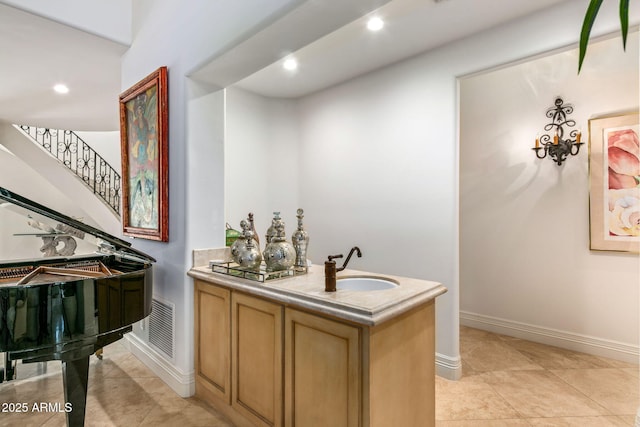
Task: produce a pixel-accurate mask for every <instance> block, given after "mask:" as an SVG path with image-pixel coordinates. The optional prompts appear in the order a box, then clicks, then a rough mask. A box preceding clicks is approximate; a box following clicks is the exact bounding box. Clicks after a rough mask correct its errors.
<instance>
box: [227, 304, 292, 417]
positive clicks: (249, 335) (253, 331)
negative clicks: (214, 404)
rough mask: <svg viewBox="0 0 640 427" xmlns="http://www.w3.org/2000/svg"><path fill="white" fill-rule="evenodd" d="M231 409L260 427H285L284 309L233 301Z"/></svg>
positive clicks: (275, 306)
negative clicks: (283, 418)
mask: <svg viewBox="0 0 640 427" xmlns="http://www.w3.org/2000/svg"><path fill="white" fill-rule="evenodd" d="M231 307H232V318H231V319H232V320H231V334H232V335H231V348H232V350H231V352H232V374H231V375H232V401H231V406H232V407H233V408H234V409H235V410H236V411H238V412H239V413H241V414H242V415H244V416H245V417H246V418H248V419H249V420H251V421H252V423H253V424H254V425H257V426H282V407H283V403H282V394H283V391H282V371H283V368H282V364H283V359H282V347H283V342H282V310H283V308H282V306H280V305H276V304H273V303H270V302H267V301H264V300H261V299H257V298H253V297H250V296H248V295H244V294H238V293H236V292H234V293H233V294H232V297H231Z"/></svg>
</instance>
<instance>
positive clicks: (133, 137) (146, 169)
mask: <svg viewBox="0 0 640 427" xmlns="http://www.w3.org/2000/svg"><path fill="white" fill-rule="evenodd" d="M168 108H169V103H168V88H167V67H160V68H158V69H157V70H156V71H154V72H153V73H151V74H149V75H148V76H147V77H145V78H144V79H142V80H140V81H139V82H138V83H136V84H135V85H134V86H132V87H131V88H129V89H127V90H126V91H124V92H123V93H122V94H120V149H121V153H122V181H121V182H122V232H123V234H124V235H126V236H132V237H139V238H143V239H149V240H158V241H162V242H167V241H169V157H168V135H169V134H168V118H169V110H168Z"/></svg>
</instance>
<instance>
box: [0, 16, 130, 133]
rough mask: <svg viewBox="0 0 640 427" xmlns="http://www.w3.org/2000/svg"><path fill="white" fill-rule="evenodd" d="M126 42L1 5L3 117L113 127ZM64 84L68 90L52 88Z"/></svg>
mask: <svg viewBox="0 0 640 427" xmlns="http://www.w3.org/2000/svg"><path fill="white" fill-rule="evenodd" d="M127 48H128V47H127V46H125V45H123V44H120V43H116V42H114V41H110V40H107V39H105V38H102V37H99V36H96V35H93V34H89V33H87V32H84V31H81V30H77V29H75V28H72V27H70V26H67V25H63V24H60V23H57V22H54V21H52V20H49V19H46V18H42V17H40V16H36V15H33V14H31V13H28V12H25V11H22V10H19V9H16V8H13V7H10V6H6V5H4V4H0V64H2V66H0V120H3V121H8V122H10V123H16V124H27V125H36V126H41V127H51V128H61V129H71V130H79V131H81V130H100V131H105V130H109V131H113V130H117V129H118V126H119V116H118V115H119V110H118V96H119V94H120V58H121V57H122V55H123V54H124V53H125V52H126V50H127ZM58 83H65V84H66V85H67V86H69V89H70V90H69V93H67V94H65V95H59V94H57V93H55V92H54V91H53V86H54V85H55V84H58Z"/></svg>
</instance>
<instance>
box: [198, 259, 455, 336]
mask: <svg viewBox="0 0 640 427" xmlns="http://www.w3.org/2000/svg"><path fill="white" fill-rule="evenodd" d="M216 259H217V260H220V259H225V252H224V249H220V250H201V251H194V264H193V265H194V267H193V268H192V269H191V270H189V272H188V275H189V276H191V277H193V278H195V279H199V280H204V281H206V282H211V283H214V284H216V285H219V286H223V287H226V288H229V289H234V290H238V291H242V292H245V293H248V294H252V295H255V296H260V297H263V298H267V299H270V300H274V301H277V302H280V303H283V304H285V305H289V306H293V307H299V308H303V309H307V310H311V311H315V312H320V313H325V314H328V315H331V316H334V317H337V318H341V319H345V320H349V321H352V322H355V323H359V324H363V325H368V326H373V325H377V324H380V323H383V322H385V321H387V320H390V319H393V318H394V317H396V316H398V315H400V314H402V313H404V312H406V311H408V310H411V309H412V308H414V307H417V306H419V305H421V304H423V303H425V302H427V301H430V300H432V299H434V298H435V297H437V296H438V295H441V294H443V293H445V292H446V291H447V289H446V288H445V287H444V286H443V285H442V284H440V283H437V282H431V281H427V280H420V279H413V278H408V277H400V276H393V275H388V274H377V273H370V272H365V271H357V270H350V269H346V270H344V271H341V272H339V273H338V275H337V278H338V279H340V278H342V277H346V276H373V277H378V278H388V279H391V280H393V281H396V282H397V283H398V284H399V286H397V287H395V288H392V289H385V290H377V291H366V292H362V291H348V290H341V289H338V290H337V291H336V292H325V290H324V266H320V265H312V266H311V267H309V270H308V272H307V274H302V275H298V276H290V277H285V278H281V279H274V280H268V281H266V282H256V281H252V280H248V279H243V278H239V277H233V276H229V275H225V274H221V273H214V272H212V271H211V268H210V267H209V260H216Z"/></svg>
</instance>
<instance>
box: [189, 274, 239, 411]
mask: <svg viewBox="0 0 640 427" xmlns="http://www.w3.org/2000/svg"><path fill="white" fill-rule="evenodd" d="M230 302H231V292H230V291H229V290H227V289H224V288H220V287H217V286H211V285H209V284H207V283H205V282H201V281H199V280H196V281H195V295H194V305H195V306H194V312H195V317H194V327H195V328H194V329H195V334H194V341H195V371H196V372H195V377H196V394H198V395H206V396H209V395H210V396H215V397H216V398H219V399H221V400H223V401H224V402H226V403H227V404H230V403H231V340H230V337H231V327H230V323H231V322H230V321H231V303H230Z"/></svg>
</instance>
